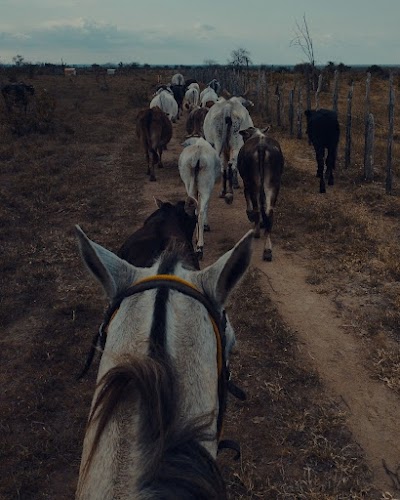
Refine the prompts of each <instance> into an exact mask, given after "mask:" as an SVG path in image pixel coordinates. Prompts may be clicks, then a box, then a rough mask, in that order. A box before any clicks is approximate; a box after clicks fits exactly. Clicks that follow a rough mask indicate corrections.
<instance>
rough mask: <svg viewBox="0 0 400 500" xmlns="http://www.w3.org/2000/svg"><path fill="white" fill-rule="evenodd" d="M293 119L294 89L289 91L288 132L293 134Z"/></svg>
mask: <svg viewBox="0 0 400 500" xmlns="http://www.w3.org/2000/svg"><path fill="white" fill-rule="evenodd" d="M293 120H294V90H293V89H292V90H291V91H290V92H289V132H290V136H293V133H294V132H293Z"/></svg>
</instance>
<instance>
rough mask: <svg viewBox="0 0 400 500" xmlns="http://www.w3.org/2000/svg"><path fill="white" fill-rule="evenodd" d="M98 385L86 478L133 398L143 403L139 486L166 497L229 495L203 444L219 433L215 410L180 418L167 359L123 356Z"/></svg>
mask: <svg viewBox="0 0 400 500" xmlns="http://www.w3.org/2000/svg"><path fill="white" fill-rule="evenodd" d="M98 388H99V393H98V395H97V399H96V402H95V404H94V406H93V409H92V412H91V414H90V417H89V421H88V426H90V425H93V424H94V423H97V428H96V431H95V436H94V440H93V443H92V448H91V450H90V452H89V456H88V458H87V460H86V463H85V465H84V468H83V471H82V478H83V480H84V478H85V476H86V474H87V472H88V470H89V468H90V465H91V463H92V460H93V457H94V454H95V453H96V450H97V448H98V445H99V442H100V438H101V435H102V433H103V431H104V429H105V428H106V426H107V424H108V423H109V421H110V419H111V417H112V415H113V414H114V412H115V411H116V409H117V408H118V407H120V406H121V404H123V403H124V402H125V403H126V402H127V401H128V400H129V402H130V403H132V404H134V403H135V402H136V403H139V402H140V404H141V415H140V424H139V425H140V431H141V432H140V433H141V435H142V438H141V441H142V442H141V447H142V449H143V450H146V451H145V453H146V460H145V461H143V463H146V464H147V465H146V469H145V470H143V472H142V476H141V479H140V481H139V489H140V492H142V493H144V494H146V495H148V497H149V498H151V497H152V496H154V498H163V499H165V500H173V499H176V498H185V500H186V499H187V500H190V499H193V500H195V499H196V500H201V499H204V500H206V499H207V500H208V499H215V500H216V499H220V500H223V499H225V498H226V491H225V484H224V482H223V479H222V476H221V473H220V471H219V469H218V466H217V464H216V462H215V460H214V459H213V457H212V456H211V455H210V454H209V452H208V451H207V450H206V449H205V448H204V446H202V445H201V444H200V441H203V442H206V441H212V440H214V439H215V436H214V435H211V434H210V431H209V426H210V424H211V422H212V420H213V418H214V415H213V414H211V415H204V416H202V417H198V418H193V419H191V420H190V421H188V422H182V420H181V416H180V412H179V410H180V401H179V381H178V378H177V376H176V373H175V370H174V369H173V367H172V366H171V363H169V362H168V360H165V361H159V360H156V359H154V358H152V357H147V358H138V357H135V356H132V355H127V356H124V357H123V358H121V362H120V363H119V364H118V365H117V366H115V367H113V368H112V369H110V370H109V371H108V372H107V373H106V374H105V375H104V376H103V377H102V379H101V380H100V382H99V384H98ZM132 398H133V401H132ZM83 480H82V482H81V484H83ZM146 497H147V496H146Z"/></svg>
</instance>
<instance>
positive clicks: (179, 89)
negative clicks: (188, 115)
mask: <svg viewBox="0 0 400 500" xmlns="http://www.w3.org/2000/svg"><path fill="white" fill-rule="evenodd" d="M170 88H171V90H172V92H173V93H174V97H175V101H176V102H177V104H178V120H179V117H180V115H181V114H182V113H183V107H182V103H183V98H184V97H185V86H184V85H170Z"/></svg>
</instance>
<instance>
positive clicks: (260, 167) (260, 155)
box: [258, 144, 267, 227]
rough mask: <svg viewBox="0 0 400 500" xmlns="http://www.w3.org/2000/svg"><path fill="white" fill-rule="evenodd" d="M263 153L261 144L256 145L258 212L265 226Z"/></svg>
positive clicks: (264, 151) (264, 152)
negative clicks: (258, 187) (258, 179)
mask: <svg viewBox="0 0 400 500" xmlns="http://www.w3.org/2000/svg"><path fill="white" fill-rule="evenodd" d="M265 154H266V149H265V146H264V145H263V144H260V145H259V146H258V173H259V176H260V199H259V203H260V212H261V217H262V220H263V224H264V227H267V216H266V213H265V201H266V198H265V186H264V179H265Z"/></svg>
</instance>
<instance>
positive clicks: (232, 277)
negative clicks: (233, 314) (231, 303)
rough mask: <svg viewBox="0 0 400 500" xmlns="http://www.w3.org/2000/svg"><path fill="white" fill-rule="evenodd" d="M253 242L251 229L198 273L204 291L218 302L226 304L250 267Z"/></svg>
mask: <svg viewBox="0 0 400 500" xmlns="http://www.w3.org/2000/svg"><path fill="white" fill-rule="evenodd" d="M252 242H253V231H249V232H248V233H246V234H245V235H244V236H243V238H242V239H241V240H240V241H239V242H238V243H236V245H235V246H234V247H233V248H232V249H231V250H229V252H226V253H225V254H224V255H222V257H220V258H219V259H218V260H217V261H216V262H215V263H214V264H212V265H211V266H209V267H207V268H206V269H204V270H203V271H200V272H199V273H198V274H199V277H200V282H201V284H202V286H203V289H204V291H205V292H206V294H207V295H209V296H210V297H212V298H213V299H214V300H215V301H216V302H217V304H219V305H221V306H222V305H224V303H225V301H226V299H227V298H228V295H229V294H230V292H231V291H232V290H233V288H234V287H235V286H236V285H237V283H238V282H239V281H240V279H241V278H242V276H243V275H244V273H245V271H246V270H247V268H248V267H249V264H250V259H251V247H252Z"/></svg>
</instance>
